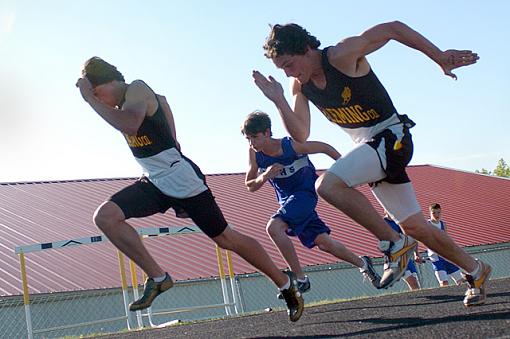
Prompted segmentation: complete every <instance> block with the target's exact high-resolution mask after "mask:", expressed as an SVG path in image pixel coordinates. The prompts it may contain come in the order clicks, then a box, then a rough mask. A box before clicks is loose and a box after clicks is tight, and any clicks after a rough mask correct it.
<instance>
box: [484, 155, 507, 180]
mask: <svg viewBox="0 0 510 339" xmlns="http://www.w3.org/2000/svg"><path fill="white" fill-rule="evenodd" d="M475 172H476V173H481V174H487V175H495V176H498V177H505V178H510V167H509V166H508V164H507V163H506V161H505V160H504V159H503V158H501V159H499V161H498V164H497V166H496V168H495V169H494V171H492V172H491V171H489V170H487V169H485V168H482V169H481V170H476V171H475Z"/></svg>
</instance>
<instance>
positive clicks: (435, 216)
mask: <svg viewBox="0 0 510 339" xmlns="http://www.w3.org/2000/svg"><path fill="white" fill-rule="evenodd" d="M430 218H431V219H434V220H439V219H441V210H440V209H433V210H431V211H430Z"/></svg>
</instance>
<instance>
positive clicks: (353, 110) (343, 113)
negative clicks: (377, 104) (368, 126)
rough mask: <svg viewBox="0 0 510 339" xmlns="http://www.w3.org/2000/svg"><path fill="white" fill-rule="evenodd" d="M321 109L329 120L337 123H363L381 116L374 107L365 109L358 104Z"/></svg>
mask: <svg viewBox="0 0 510 339" xmlns="http://www.w3.org/2000/svg"><path fill="white" fill-rule="evenodd" d="M321 111H322V113H323V114H324V115H325V116H326V118H328V120H329V121H331V122H334V123H336V124H339V125H344V124H363V123H364V122H368V121H373V120H377V119H379V118H380V117H381V116H380V115H379V113H377V111H376V110H375V109H373V108H371V109H369V110H366V111H365V110H363V107H361V106H360V105H353V106H347V107H338V108H323V109H321Z"/></svg>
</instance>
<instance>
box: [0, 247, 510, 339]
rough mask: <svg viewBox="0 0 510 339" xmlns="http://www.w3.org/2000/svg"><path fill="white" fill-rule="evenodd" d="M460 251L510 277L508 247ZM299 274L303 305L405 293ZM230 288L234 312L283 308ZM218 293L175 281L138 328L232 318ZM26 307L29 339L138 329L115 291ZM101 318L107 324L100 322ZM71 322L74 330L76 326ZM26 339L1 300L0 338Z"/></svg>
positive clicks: (331, 269)
mask: <svg viewBox="0 0 510 339" xmlns="http://www.w3.org/2000/svg"><path fill="white" fill-rule="evenodd" d="M466 250H467V251H468V252H469V253H471V254H472V255H474V256H475V257H477V258H479V259H481V260H483V261H485V262H487V263H489V264H490V265H492V267H493V276H492V279H497V278H504V277H510V267H509V266H508V262H509V260H510V243H504V244H497V245H488V246H479V247H470V248H466ZM374 264H375V268H376V270H377V271H378V272H381V271H382V259H381V258H376V259H374ZM418 270H419V276H420V282H421V286H422V288H434V287H438V283H437V281H436V278H435V276H434V272H433V269H432V266H431V264H430V263H425V264H421V265H419V266H418ZM305 272H306V274H307V275H308V276H309V277H310V280H311V284H312V285H311V286H312V288H311V290H310V291H309V292H307V293H305V294H304V298H305V303H306V304H307V305H311V304H314V303H321V302H327V301H333V300H335V301H336V300H342V299H351V298H360V297H369V296H377V295H383V294H389V293H398V292H402V291H407V290H408V288H407V285H406V284H405V283H404V282H403V281H399V282H398V283H396V284H395V285H394V286H393V287H392V288H391V289H388V290H377V289H375V288H374V287H373V286H372V285H371V283H370V282H369V281H367V282H365V283H363V277H362V275H361V274H360V272H359V270H358V269H357V268H354V267H352V266H351V265H347V264H343V263H337V264H331V265H317V266H308V267H306V268H305ZM234 286H235V288H234V291H235V293H238V297H239V303H238V305H235V307H237V308H238V311H239V313H242V312H243V311H244V312H259V311H262V310H264V309H267V308H271V309H284V308H285V304H284V302H283V301H282V300H279V299H277V297H276V294H277V292H278V291H277V289H276V287H275V286H274V285H273V284H272V283H271V282H270V281H269V280H268V279H267V278H266V277H264V276H262V275H261V274H246V275H238V276H236V277H235V281H234ZM222 291H223V290H222V284H221V281H220V279H219V278H211V279H198V280H190V281H177V282H176V284H175V286H174V288H172V289H171V290H169V291H168V292H166V293H164V294H162V295H161V296H160V297H158V298H157V299H156V301H155V302H154V304H153V307H152V308H151V311H152V320H150V319H151V318H149V317H148V315H147V314H145V315H143V316H141V321H142V323H143V326H157V325H159V324H165V323H170V322H172V321H174V322H175V321H176V320H181V321H190V320H199V319H210V318H219V317H225V316H226V314H235V312H234V311H233V308H234V306H232V305H225V300H224V297H223V295H222ZM140 293H141V289H140ZM228 293H229V297H228V298H229V299H230V300H231V301H232V300H234V299H233V294H232V291H230V290H229V292H228ZM128 294H129V296H128V298H129V299H130V300H133V298H134V297H133V292H132V290H130V291H129V292H128ZM30 307H31V315H32V323H33V330H34V338H57V337H63V336H71V335H74V336H81V335H90V334H94V333H111V332H118V331H123V330H126V329H127V328H128V327H131V328H137V327H138V319H137V315H136V313H130V312H128V316H127V318H126V314H125V309H124V307H125V306H124V303H123V292H122V290H121V289H120V288H119V289H106V290H94V291H76V292H67V293H52V294H44V295H43V294H36V295H31V304H30ZM229 307H230V310H228V309H229ZM305 312H306V311H305ZM105 319H113V320H110V321H108V322H102V321H104V320H105ZM77 323H78V324H79V326H76V324H77ZM128 324H129V326H128ZM67 326H72V327H67ZM41 329H44V330H41ZM26 337H27V325H26V318H25V311H24V305H23V298H22V297H21V296H16V297H8V298H3V299H1V300H0V338H9V339H11V338H26Z"/></svg>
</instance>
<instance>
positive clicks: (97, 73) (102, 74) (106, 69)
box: [81, 56, 125, 87]
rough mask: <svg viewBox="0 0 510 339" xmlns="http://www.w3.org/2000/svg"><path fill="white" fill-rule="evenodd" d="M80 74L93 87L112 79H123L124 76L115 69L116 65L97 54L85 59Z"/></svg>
mask: <svg viewBox="0 0 510 339" xmlns="http://www.w3.org/2000/svg"><path fill="white" fill-rule="evenodd" d="M81 74H82V76H84V77H86V78H87V79H88V80H89V81H90V83H91V84H92V86H93V87H96V86H99V85H103V84H106V83H108V82H110V81H113V80H118V81H125V80H124V76H123V75H122V73H120V72H119V71H118V70H117V67H115V66H113V65H111V64H109V63H107V62H106V61H104V60H103V59H101V58H100V57H97V56H95V57H92V58H90V59H88V60H87V61H85V64H84V65H83V70H82V71H81Z"/></svg>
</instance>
